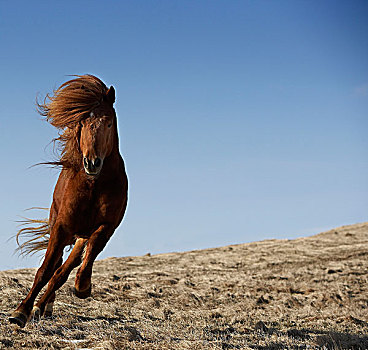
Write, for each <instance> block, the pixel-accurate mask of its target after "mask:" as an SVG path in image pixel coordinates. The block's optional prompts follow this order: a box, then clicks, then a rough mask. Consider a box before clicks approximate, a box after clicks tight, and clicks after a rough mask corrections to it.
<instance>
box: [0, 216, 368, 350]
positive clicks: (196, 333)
mask: <svg viewBox="0 0 368 350" xmlns="http://www.w3.org/2000/svg"><path fill="white" fill-rule="evenodd" d="M34 274H35V269H24V270H13V271H2V272H0V281H1V284H0V296H1V298H0V303H1V310H0V322H1V324H0V331H1V333H0V348H1V349H5V348H9V349H20V348H25V349H33V348H37V349H162V350H164V349H191V350H194V349H368V223H364V224H357V225H352V226H345V227H340V228H337V229H334V230H331V231H328V232H324V233H321V234H318V235H316V236H312V237H308V238H300V239H296V240H266V241H262V242H255V243H250V244H240V245H232V246H227V247H221V248H214V249H206V250H200V251H191V252H186V253H171V254H160V255H154V256H150V255H149V254H147V255H146V256H141V257H126V258H109V259H105V260H102V261H98V262H96V264H95V268H94V274H93V290H92V297H90V298H88V299H85V300H80V299H78V298H76V297H75V296H74V295H73V294H72V291H71V289H72V286H73V277H74V275H72V276H71V277H70V278H69V280H68V282H67V283H66V284H65V285H64V286H63V287H62V288H61V289H60V290H59V292H58V295H57V301H56V303H55V307H54V316H53V317H52V318H50V319H43V320H41V321H39V322H36V321H32V322H30V323H28V324H27V325H26V327H25V328H23V329H20V328H18V327H17V326H15V325H11V324H9V323H8V321H7V318H8V315H9V313H10V312H11V311H12V310H13V308H15V307H16V306H17V304H18V302H19V301H20V300H21V298H23V297H24V296H25V294H26V293H27V291H28V289H29V288H30V286H31V283H32V280H33V277H34Z"/></svg>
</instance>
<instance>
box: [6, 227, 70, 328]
mask: <svg viewBox="0 0 368 350" xmlns="http://www.w3.org/2000/svg"><path fill="white" fill-rule="evenodd" d="M55 233H57V234H54V235H51V236H50V240H49V244H48V247H47V251H46V254H45V259H44V261H43V263H42V265H41V267H40V268H39V269H38V271H37V273H36V276H35V279H34V282H33V286H32V288H31V290H30V291H29V293H28V295H27V296H26V298H25V299H24V300H23V301H22V302H21V303H20V304H19V306H18V307H17V309H16V310H15V311H14V312H13V313H12V314H11V315H10V317H9V322H10V323H15V324H17V325H18V326H20V327H24V326H25V324H26V322H27V321H28V319H29V317H30V315H31V311H32V308H33V303H34V301H35V299H36V297H37V295H38V293H39V292H40V291H41V289H42V288H43V287H44V286H45V285H46V283H47V282H48V281H49V280H50V278H51V276H52V274H53V273H54V271H55V266H56V264H57V263H58V261H59V259H60V258H61V256H62V253H63V249H64V247H65V246H66V242H65V238H64V237H65V235H64V234H63V232H62V231H61V228H60V230H59V231H57V232H55Z"/></svg>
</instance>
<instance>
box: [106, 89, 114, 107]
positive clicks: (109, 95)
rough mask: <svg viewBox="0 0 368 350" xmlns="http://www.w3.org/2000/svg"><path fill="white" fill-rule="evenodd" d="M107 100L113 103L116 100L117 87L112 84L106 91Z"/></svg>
mask: <svg viewBox="0 0 368 350" xmlns="http://www.w3.org/2000/svg"><path fill="white" fill-rule="evenodd" d="M106 100H107V101H108V102H109V103H111V104H112V105H113V104H114V102H115V89H114V87H113V86H110V89H109V90H107V92H106Z"/></svg>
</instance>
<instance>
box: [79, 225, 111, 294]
mask: <svg viewBox="0 0 368 350" xmlns="http://www.w3.org/2000/svg"><path fill="white" fill-rule="evenodd" d="M114 231H115V228H113V227H112V226H110V225H107V224H106V225H101V226H100V227H99V228H98V229H97V230H96V231H95V232H93V234H92V235H91V237H90V238H89V239H88V242H87V245H86V249H85V255H84V259H83V263H82V266H81V267H80V268H79V270H78V272H77V275H76V277H75V290H74V292H75V295H76V296H77V297H78V298H81V299H85V298H88V297H89V296H90V295H91V275H92V267H93V263H94V261H95V259H96V257H97V255H98V254H99V253H100V252H101V251H102V250H103V249H104V247H105V245H106V243H107V242H108V240H109V239H110V237H111V236H112V234H113V233H114Z"/></svg>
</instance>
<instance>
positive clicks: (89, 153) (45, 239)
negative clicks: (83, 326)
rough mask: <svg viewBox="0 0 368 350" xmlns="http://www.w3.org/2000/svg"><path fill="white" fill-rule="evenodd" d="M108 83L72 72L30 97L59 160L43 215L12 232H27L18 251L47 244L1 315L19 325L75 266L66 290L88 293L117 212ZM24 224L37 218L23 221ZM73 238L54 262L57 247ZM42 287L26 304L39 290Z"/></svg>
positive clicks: (46, 307) (120, 200)
mask: <svg viewBox="0 0 368 350" xmlns="http://www.w3.org/2000/svg"><path fill="white" fill-rule="evenodd" d="M114 102H115V90H114V88H113V87H112V86H111V87H110V88H109V89H108V88H107V87H106V85H105V84H104V83H103V82H102V81H101V80H100V79H98V78H96V77H95V76H92V75H83V76H77V77H76V78H75V79H73V80H70V81H68V82H66V83H64V84H63V85H61V86H60V87H59V88H58V89H57V90H56V91H54V94H53V96H49V95H47V96H46V98H45V101H44V102H43V103H41V104H38V107H39V112H40V113H41V115H43V116H44V117H46V120H47V121H48V122H50V123H51V124H52V125H53V126H55V127H56V128H58V129H60V130H61V132H60V134H59V137H58V138H57V139H56V141H57V142H59V145H60V146H61V147H60V148H61V155H60V157H59V159H58V160H57V161H56V162H50V163H49V164H53V165H60V166H61V167H62V169H61V173H60V175H59V178H58V181H57V184H56V186H55V189H54V194H53V201H52V205H51V208H50V214H49V219H48V220H47V221H46V222H41V225H40V226H38V227H29V228H26V229H22V230H20V231H19V232H18V234H17V241H18V238H19V236H20V235H22V234H24V233H25V234H28V235H31V239H29V240H28V241H26V242H25V243H23V244H22V245H20V247H19V248H20V250H21V251H22V252H23V253H26V254H27V253H32V252H35V251H38V250H42V249H44V248H47V250H46V254H45V257H44V260H43V263H42V265H41V267H40V268H39V269H38V271H37V273H36V276H35V279H34V282H33V286H32V288H31V290H30V291H29V293H28V295H27V296H26V298H25V299H24V300H23V301H22V302H21V303H20V304H19V306H18V307H17V309H16V310H15V311H14V312H13V313H12V314H11V316H10V318H9V321H10V322H11V323H16V324H17V325H19V326H20V327H24V326H25V324H26V322H27V321H28V320H29V318H30V317H31V316H34V317H35V318H39V317H41V316H43V315H51V314H52V307H53V302H54V299H55V291H56V290H57V289H59V288H60V287H61V286H62V285H63V284H64V283H65V282H66V280H67V279H68V276H69V274H70V272H71V271H72V270H73V269H74V268H75V267H77V266H79V265H80V264H81V266H80V268H79V270H78V272H77V275H76V279H75V288H74V292H75V294H76V296H78V297H79V298H87V297H88V296H90V295H91V275H92V265H93V263H94V261H95V259H96V257H97V255H98V254H99V253H100V252H101V251H102V249H103V248H104V247H105V245H106V243H107V241H108V240H109V238H110V237H111V236H112V234H113V233H114V231H115V229H116V228H117V227H118V225H119V224H120V222H121V221H122V219H123V216H124V213H125V209H126V205H127V192H128V180H127V176H126V173H125V167H124V161H123V159H122V157H121V155H120V153H119V142H118V132H117V119H116V113H115V110H114V107H113V104H114ZM30 222H31V223H34V222H37V220H30ZM68 245H74V247H73V249H72V251H71V252H70V254H69V256H68V258H67V260H66V261H65V262H64V263H62V254H63V250H64V248H65V247H66V246H68ZM47 283H48V286H47V289H46V291H45V293H44V294H43V295H42V296H41V298H40V299H39V301H38V302H37V303H36V305H35V306H34V302H35V299H36V297H37V295H38V293H39V292H40V291H41V289H42V288H43V287H44V286H45V285H46V284H47Z"/></svg>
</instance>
